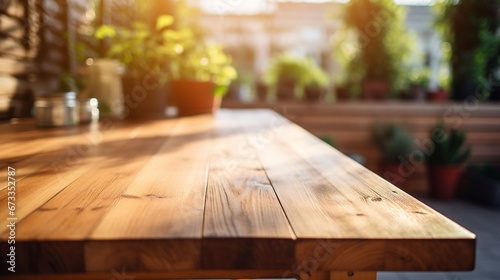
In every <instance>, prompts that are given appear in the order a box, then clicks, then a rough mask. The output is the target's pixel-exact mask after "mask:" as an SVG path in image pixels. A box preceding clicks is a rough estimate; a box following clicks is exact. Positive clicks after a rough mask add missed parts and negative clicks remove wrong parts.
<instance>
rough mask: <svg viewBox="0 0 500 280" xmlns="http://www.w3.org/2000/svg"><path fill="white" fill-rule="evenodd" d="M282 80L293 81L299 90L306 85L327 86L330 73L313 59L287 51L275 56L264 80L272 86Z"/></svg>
mask: <svg viewBox="0 0 500 280" xmlns="http://www.w3.org/2000/svg"><path fill="white" fill-rule="evenodd" d="M280 81H293V82H294V83H295V86H296V91H299V92H301V91H303V89H304V87H306V86H315V87H326V86H327V85H328V82H329V81H328V75H327V74H326V73H325V72H324V71H323V70H322V69H321V68H319V67H318V66H317V65H316V64H315V63H314V62H313V61H312V60H311V59H309V58H302V57H296V56H293V55H291V54H286V53H283V54H279V55H277V56H275V57H274V58H273V59H272V60H271V62H270V63H269V67H268V68H267V70H266V72H265V74H264V82H265V83H266V84H267V85H268V86H270V87H276V86H277V85H278V84H279V83H280Z"/></svg>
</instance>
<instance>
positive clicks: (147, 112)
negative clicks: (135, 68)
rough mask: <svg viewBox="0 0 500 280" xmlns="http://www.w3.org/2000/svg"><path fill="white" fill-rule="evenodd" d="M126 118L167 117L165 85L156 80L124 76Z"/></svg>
mask: <svg viewBox="0 0 500 280" xmlns="http://www.w3.org/2000/svg"><path fill="white" fill-rule="evenodd" d="M122 86H123V93H124V103H125V104H124V105H125V112H124V115H125V118H126V119H129V120H140V119H155V118H162V117H165V114H164V111H165V86H162V85H160V83H159V82H158V81H156V80H151V81H149V80H145V79H144V78H134V77H128V76H125V77H122Z"/></svg>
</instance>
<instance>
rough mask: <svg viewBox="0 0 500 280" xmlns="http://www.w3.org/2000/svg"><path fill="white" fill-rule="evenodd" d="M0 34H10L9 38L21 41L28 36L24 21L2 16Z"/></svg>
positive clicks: (0, 17)
mask: <svg viewBox="0 0 500 280" xmlns="http://www.w3.org/2000/svg"><path fill="white" fill-rule="evenodd" d="M0 21H1V22H2V24H0V33H3V34H8V36H9V37H12V38H15V39H18V40H21V39H23V37H24V36H25V35H26V26H25V25H24V24H23V22H22V20H20V19H17V18H13V17H10V16H6V15H2V14H0Z"/></svg>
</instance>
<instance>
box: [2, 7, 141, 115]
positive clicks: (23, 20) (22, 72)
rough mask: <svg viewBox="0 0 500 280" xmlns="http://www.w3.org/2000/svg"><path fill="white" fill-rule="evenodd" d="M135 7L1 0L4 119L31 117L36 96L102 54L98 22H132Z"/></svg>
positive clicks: (122, 23)
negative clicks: (85, 62)
mask: <svg viewBox="0 0 500 280" xmlns="http://www.w3.org/2000/svg"><path fill="white" fill-rule="evenodd" d="M133 7H134V0H107V1H103V0H0V120H2V119H9V118H12V117H22V116H30V112H31V108H32V105H33V100H34V96H35V95H38V94H44V93H47V92H50V91H53V90H54V89H55V88H56V87H57V83H58V79H59V76H60V75H61V73H63V72H69V73H72V74H76V73H78V72H79V71H80V68H81V67H82V66H83V65H84V61H85V58H87V57H97V56H98V54H99V53H102V51H101V50H102V48H101V46H100V43H99V42H97V41H96V40H95V39H94V38H93V32H94V28H95V26H97V25H100V24H102V23H108V24H115V25H122V26H123V25H127V24H130V22H131V18H132V16H133V13H134V8H133ZM81 50H84V51H83V52H82V51H81Z"/></svg>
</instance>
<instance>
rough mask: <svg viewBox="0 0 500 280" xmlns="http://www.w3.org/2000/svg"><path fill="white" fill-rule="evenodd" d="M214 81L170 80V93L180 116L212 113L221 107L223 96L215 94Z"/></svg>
mask: <svg viewBox="0 0 500 280" xmlns="http://www.w3.org/2000/svg"><path fill="white" fill-rule="evenodd" d="M213 91H214V83H212V82H201V81H189V80H178V81H171V82H170V94H172V95H173V100H174V102H175V105H176V106H177V110H178V114H179V116H191V115H199V114H211V113H213V112H214V111H216V110H217V109H218V108H219V107H220V102H221V98H219V97H215V96H214V95H213Z"/></svg>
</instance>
